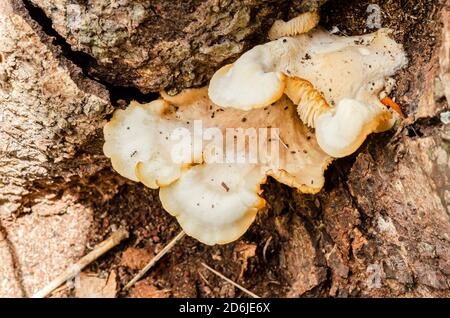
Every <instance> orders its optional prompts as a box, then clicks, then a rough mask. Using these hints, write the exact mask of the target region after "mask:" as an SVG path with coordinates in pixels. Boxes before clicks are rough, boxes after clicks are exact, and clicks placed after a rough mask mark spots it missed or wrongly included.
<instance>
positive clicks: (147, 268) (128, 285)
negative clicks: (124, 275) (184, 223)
mask: <svg viewBox="0 0 450 318" xmlns="http://www.w3.org/2000/svg"><path fill="white" fill-rule="evenodd" d="M185 234H186V233H184V231H181V232H180V233H178V235H177V236H175V238H174V239H173V240H172V241H170V243H169V244H167V245H166V246H165V247H164V248H163V249H162V250H161V251H160V252H159V253H158V254H156V256H155V257H153V258H152V260H151V261H150V262H149V263H148V264H147V265H145V267H144V268H143V269H141V271H140V272H139V273H138V274H137V275H136V276H134V278H133V279H132V280H130V282H129V283H128V284H126V285H125V287H124V288H123V290H127V289H129V288H130V287H131V286H133V285H134V284H135V283H136V282H137V281H138V280H139V279H141V278H142V276H144V275H145V273H147V272H148V270H149V269H150V268H152V267H153V266H154V265H155V264H156V262H157V261H159V260H160V259H161V257H163V256H164V255H166V254H167V252H169V251H170V250H171V248H172V247H174V246H175V244H176V243H177V242H178V241H179V240H180V239H182V238H183V236H184V235H185Z"/></svg>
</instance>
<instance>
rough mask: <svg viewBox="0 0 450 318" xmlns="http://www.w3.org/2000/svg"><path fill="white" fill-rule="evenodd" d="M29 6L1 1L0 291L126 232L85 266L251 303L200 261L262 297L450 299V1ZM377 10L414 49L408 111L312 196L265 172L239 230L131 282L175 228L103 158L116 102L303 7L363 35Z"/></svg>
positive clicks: (216, 63) (189, 80)
mask: <svg viewBox="0 0 450 318" xmlns="http://www.w3.org/2000/svg"><path fill="white" fill-rule="evenodd" d="M23 1H25V2H22V0H5V1H2V2H1V4H0V122H1V126H0V151H1V152H0V259H2V260H5V261H4V262H0V296H25V295H31V294H32V293H34V292H35V291H37V290H38V289H39V288H41V287H43V286H44V285H45V283H47V282H48V281H50V279H52V278H53V277H55V276H57V275H58V274H59V273H60V272H61V271H62V270H63V269H64V268H65V267H66V266H68V265H69V264H70V263H72V262H75V261H76V260H77V259H78V258H79V257H81V256H82V255H84V254H86V253H87V252H88V251H89V250H90V249H91V248H92V246H93V245H94V244H95V243H96V242H99V241H101V240H102V239H104V238H106V237H107V236H108V235H109V234H110V233H111V232H112V231H114V230H115V229H117V228H118V227H126V228H127V229H128V230H129V231H130V233H131V237H130V238H129V239H128V240H127V241H126V242H124V243H122V244H121V245H120V246H119V247H117V248H115V249H113V250H112V251H111V252H110V253H108V254H107V255H105V257H103V258H101V259H100V260H98V261H97V262H96V263H94V264H92V266H90V267H89V268H88V269H87V270H86V272H89V273H91V274H93V275H96V276H98V277H103V276H104V275H105V273H106V274H109V273H114V277H116V279H117V286H118V295H119V296H131V297H219V296H228V297H234V296H239V297H240V296H244V295H243V294H242V293H241V292H240V291H239V290H237V289H235V288H234V287H232V286H230V285H229V284H228V283H226V282H224V281H223V280H221V279H219V278H217V277H216V276H214V275H212V274H211V273H210V272H208V271H207V270H205V269H204V268H203V267H202V266H201V265H200V263H201V262H205V263H207V264H208V265H210V266H212V267H214V268H215V269H217V270H219V271H220V272H221V273H223V274H224V275H226V276H227V277H229V278H231V279H233V280H234V281H236V282H238V283H239V284H241V285H243V286H245V287H246V288H248V289H250V290H252V291H253V292H255V293H256V294H258V295H260V296H268V297H329V296H332V297H361V296H366V297H376V296H386V297H396V296H403V297H404V296H424V297H448V296H450V292H449V290H450V189H449V186H448V185H449V179H450V156H449V151H450V150H449V142H450V124H449V121H450V120H449V119H448V118H449V114H450V113H449V105H448V102H449V100H450V86H449V80H450V73H449V65H450V63H449V61H450V56H449V55H450V43H449V42H450V8H449V7H448V5H446V2H445V1H428V0H420V1H414V3H413V2H408V1H395V0H377V1H356V0H347V1H337V0H329V1H328V2H327V3H325V4H324V2H325V1H301V0H298V1H275V0H267V1H263V0H261V1H257V0H249V1H215V0H198V1H197V0H193V1H134V0H123V1H113V0H105V1H96V2H95V4H93V5H88V3H87V2H86V1H82V0H73V1H68V0H23ZM373 3H375V4H377V5H378V6H379V8H380V10H381V11H380V12H381V13H382V26H383V27H389V28H392V29H394V30H395V32H394V33H393V37H394V38H395V39H396V40H397V41H399V42H401V43H403V45H404V46H405V49H406V51H407V54H408V57H409V60H410V63H409V65H408V67H407V68H405V69H404V70H402V71H401V72H399V74H398V75H397V76H396V80H397V83H398V85H397V87H396V89H395V92H394V97H395V98H396V100H397V102H398V103H399V104H400V105H401V106H402V109H403V111H404V112H405V114H406V115H407V119H405V120H404V121H402V122H401V123H399V124H398V125H397V126H396V127H395V128H394V129H393V130H392V131H389V132H387V133H384V134H381V135H376V136H371V137H370V138H369V139H368V141H367V142H366V143H365V144H364V145H363V146H362V147H361V149H360V150H359V151H358V152H357V153H356V154H354V155H353V156H351V157H349V158H344V159H340V160H337V161H336V162H334V163H333V165H332V166H331V167H330V168H329V170H328V171H327V175H326V178H327V182H326V186H325V188H324V189H323V190H322V191H321V192H320V193H319V194H317V195H313V196H312V195H303V194H299V193H297V192H295V191H293V190H292V189H290V188H288V187H285V186H283V185H280V184H279V183H277V182H275V181H273V180H269V182H268V184H267V185H265V186H264V197H265V198H266V200H267V202H268V204H267V207H266V208H265V209H263V210H262V211H261V212H260V213H259V214H258V217H257V220H256V222H255V223H254V224H253V225H252V226H251V228H250V229H249V231H248V232H247V233H246V234H245V235H244V236H243V237H242V238H241V239H240V240H238V241H236V242H234V243H231V244H228V245H225V246H213V247H209V246H205V245H202V244H200V243H198V242H197V241H195V240H194V239H191V238H189V237H186V238H184V239H183V240H182V241H181V242H180V243H178V244H177V246H175V247H174V249H173V250H172V251H171V252H170V253H169V254H168V255H167V256H165V257H164V258H163V259H162V260H161V261H160V262H159V263H158V264H157V266H156V267H155V268H154V269H152V271H151V272H150V273H149V274H148V275H147V276H146V277H145V278H144V280H143V281H141V282H140V283H138V284H137V285H136V287H135V288H134V289H133V290H131V291H130V293H129V294H126V293H121V292H120V290H119V289H120V288H121V287H123V286H124V285H125V284H126V283H127V282H128V281H129V280H130V279H131V278H132V277H133V276H134V274H135V273H136V272H137V271H138V270H139V268H140V267H142V264H145V262H146V261H148V260H149V259H150V258H151V257H152V256H153V255H155V254H156V253H157V252H158V251H160V250H161V248H162V247H163V246H164V245H165V244H166V243H167V242H169V241H170V240H171V238H173V237H174V236H175V235H176V234H177V233H178V232H179V231H180V228H179V227H178V225H177V223H176V221H175V220H174V219H173V218H172V217H170V216H169V215H168V214H167V213H166V212H165V211H164V210H163V209H162V207H161V204H160V202H159V199H158V193H157V191H153V190H149V189H146V188H145V187H144V186H143V185H140V184H137V183H132V182H129V181H127V180H124V179H123V178H121V177H119V176H118V175H117V174H116V173H115V172H114V171H113V170H112V168H111V167H110V164H109V161H108V160H107V159H106V158H105V157H104V156H103V154H102V149H101V147H102V144H103V136H102V134H101V128H102V126H103V125H104V123H105V121H106V120H107V119H108V118H109V116H110V114H111V113H112V111H113V109H114V107H113V105H114V106H115V107H117V106H119V107H122V106H124V105H125V104H126V103H125V102H123V101H129V100H131V99H138V100H142V101H148V100H152V99H154V98H155V96H157V95H156V94H155V93H157V92H158V91H159V90H160V89H162V88H166V89H168V90H172V91H173V92H176V91H179V90H180V89H182V88H184V87H194V86H200V85H204V84H206V83H207V81H208V80H209V78H210V77H211V75H212V74H213V72H214V71H215V70H217V69H218V68H219V67H220V66H222V65H224V64H226V63H228V62H232V61H233V60H234V59H236V58H237V57H238V56H239V55H240V54H242V53H243V52H245V51H246V50H247V49H249V48H250V47H252V46H254V45H256V44H259V43H263V42H265V41H267V39H266V34H267V29H268V28H269V27H270V25H271V24H272V23H273V21H274V20H275V19H276V18H285V19H287V18H289V17H293V16H295V15H296V14H297V13H298V12H301V11H304V10H311V9H314V8H318V7H319V6H321V8H320V11H321V24H322V25H323V26H324V27H326V28H328V29H330V30H331V29H332V28H334V30H335V31H336V32H337V33H338V34H340V35H353V34H362V33H367V32H370V31H371V30H370V29H368V28H367V25H366V21H367V18H368V15H369V14H370V12H369V13H368V12H367V7H368V5H369V4H373ZM35 6H36V7H35ZM336 28H337V29H336ZM136 264H139V265H136ZM116 274H117V276H115V275H116ZM76 294H80V291H75V290H73V289H70V288H63V289H61V290H60V291H59V292H58V293H57V294H56V296H63V295H76ZM81 294H82V293H81Z"/></svg>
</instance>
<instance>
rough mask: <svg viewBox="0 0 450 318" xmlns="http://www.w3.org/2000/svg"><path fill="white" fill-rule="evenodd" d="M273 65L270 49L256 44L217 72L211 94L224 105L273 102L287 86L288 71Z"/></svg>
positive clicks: (256, 105)
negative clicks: (286, 72)
mask: <svg viewBox="0 0 450 318" xmlns="http://www.w3.org/2000/svg"><path fill="white" fill-rule="evenodd" d="M273 69H274V64H273V61H272V55H271V54H270V52H267V51H266V50H264V49H261V50H259V49H258V47H255V48H253V49H252V50H251V51H249V52H247V53H245V54H243V55H242V56H241V57H240V58H239V60H238V61H237V62H236V63H234V64H230V65H226V66H224V67H222V68H221V69H220V70H218V71H217V72H216V73H215V74H214V76H213V77H212V79H211V81H210V83H209V97H210V98H211V100H212V101H213V102H214V103H215V104H217V105H219V106H221V107H233V108H237V109H241V110H250V109H253V108H261V107H265V106H267V105H270V104H272V103H274V102H275V101H277V100H278V99H279V98H280V97H281V96H282V95H283V91H284V87H285V75H284V74H283V73H282V72H279V71H274V70H273Z"/></svg>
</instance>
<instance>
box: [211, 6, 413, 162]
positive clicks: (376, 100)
mask: <svg viewBox="0 0 450 318" xmlns="http://www.w3.org/2000/svg"><path fill="white" fill-rule="evenodd" d="M317 21H318V19H317V15H316V14H315V13H314V14H313V13H307V14H303V15H301V16H299V17H298V18H295V19H293V20H291V21H289V22H286V23H285V22H278V23H276V24H274V26H273V27H272V29H271V31H270V38H279V37H282V36H286V35H288V36H287V37H282V38H279V39H278V40H276V41H272V42H268V43H266V44H264V45H259V46H256V47H254V48H253V49H251V50H250V51H248V52H246V53H245V54H243V55H242V56H241V57H240V58H239V59H238V60H237V61H236V62H235V63H233V64H231V65H227V66H224V67H223V68H222V69H220V70H219V71H218V72H216V74H214V76H213V78H212V80H211V83H210V86H209V96H210V97H211V100H212V101H213V102H214V103H216V104H217V105H219V106H222V107H233V108H239V109H250V108H259V107H266V106H268V105H270V104H272V103H273V102H274V100H275V99H277V98H279V97H280V96H281V94H280V91H281V90H284V93H285V94H287V95H288V96H289V97H290V98H291V99H292V100H293V101H294V102H295V103H296V104H297V105H298V113H299V115H300V118H301V119H302V120H303V121H304V122H305V124H307V125H308V126H309V127H311V128H315V129H316V135H317V140H318V142H319V145H320V146H321V147H322V149H323V150H324V151H325V152H326V153H328V154H329V155H330V156H333V157H344V156H347V155H349V154H351V153H353V152H354V151H356V150H357V149H358V148H359V146H360V145H361V144H362V142H364V140H365V139H366V137H367V135H368V134H370V133H372V132H379V131H383V130H387V129H390V128H391V127H392V126H393V124H394V123H395V117H396V116H397V114H396V113H393V112H392V110H390V109H388V108H387V107H385V105H383V103H382V102H381V101H380V97H385V96H386V95H387V94H386V92H388V91H389V90H390V89H391V85H392V84H391V81H392V79H391V78H390V76H392V75H394V74H395V73H396V72H397V71H398V70H399V69H400V68H402V67H403V66H405V65H406V64H407V58H406V55H405V53H404V51H403V48H402V46H401V45H399V44H397V43H396V42H395V41H394V40H393V39H391V38H390V37H389V33H390V31H389V30H387V29H380V30H379V31H377V32H375V33H371V34H367V35H362V36H352V37H341V36H336V35H332V34H330V33H329V32H327V31H325V30H322V29H320V28H315V29H313V30H311V28H312V27H314V26H315V25H316V24H317ZM310 30H311V31H310ZM305 31H309V32H307V33H302V32H305ZM290 35H295V36H290ZM389 106H393V105H391V103H390V105H389Z"/></svg>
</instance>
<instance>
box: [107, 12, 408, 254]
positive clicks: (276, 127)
mask: <svg viewBox="0 0 450 318" xmlns="http://www.w3.org/2000/svg"><path fill="white" fill-rule="evenodd" d="M317 22H318V15H317V14H316V13H307V14H303V15H301V16H299V17H298V18H296V19H294V20H291V21H289V22H287V23H285V22H282V21H277V22H276V23H275V24H274V26H273V27H272V29H271V30H270V32H269V37H270V38H271V39H273V40H274V41H272V42H269V43H266V44H264V45H260V46H256V47H254V48H253V49H251V50H250V51H248V52H247V53H245V54H243V55H242V56H241V57H240V58H239V59H238V60H237V61H236V62H235V63H234V64H231V65H227V66H224V67H223V68H222V69H220V70H219V71H217V72H216V74H215V75H214V76H213V78H212V80H211V82H210V85H209V87H208V88H201V89H191V90H186V91H184V92H182V93H181V94H179V95H177V96H173V97H171V96H169V95H167V94H165V93H162V94H161V99H159V100H156V101H153V102H151V103H148V104H143V105H141V104H138V103H136V102H132V103H131V104H130V105H129V106H128V108H127V109H125V110H117V111H116V112H115V113H114V115H113V118H112V120H111V121H110V122H109V123H108V124H107V125H106V126H105V128H104V135H105V145H104V153H105V155H106V156H108V157H109V158H111V162H112V166H113V168H114V169H115V170H116V171H117V172H118V173H119V174H121V175H122V176H124V177H126V178H129V179H131V180H134V181H140V182H142V183H143V184H144V185H146V186H148V187H150V188H153V189H157V188H160V199H161V202H162V205H163V207H164V209H165V210H167V211H168V212H169V213H170V214H172V215H174V216H175V217H176V218H177V219H178V221H179V223H180V225H181V226H182V228H183V229H184V231H185V232H186V233H187V234H188V235H190V236H193V237H195V238H197V239H198V240H200V241H201V242H203V243H205V244H211V245H212V244H224V243H228V242H231V241H233V240H236V239H237V238H239V237H240V236H241V235H242V234H243V233H244V232H245V231H246V230H247V229H248V227H249V226H250V225H251V223H252V222H253V221H254V219H255V217H256V213H257V212H258V210H260V209H261V208H262V207H263V206H264V205H265V201H264V199H263V198H262V197H261V192H262V191H261V185H262V184H264V183H265V182H266V179H267V176H272V177H273V178H275V179H276V180H278V181H279V182H282V183H284V184H286V185H288V186H290V187H293V188H296V189H298V190H299V191H301V192H303V193H317V192H318V191H320V190H321V188H322V187H323V184H324V175H323V173H324V171H325V169H326V168H327V166H328V165H329V163H330V162H331V161H332V160H333V158H337V157H343V156H347V155H349V154H351V153H353V152H354V151H356V150H357V148H358V147H359V146H360V145H361V144H362V143H363V142H364V140H365V138H366V137H367V135H369V134H370V133H372V132H380V131H384V130H387V129H390V128H391V127H392V125H393V124H394V122H395V120H396V117H398V115H397V114H396V113H395V112H393V111H392V109H388V108H387V107H385V106H384V105H383V103H382V102H381V101H380V100H382V99H383V98H385V97H386V96H387V94H389V92H390V89H391V88H392V80H391V79H390V78H389V76H392V75H393V74H394V73H395V72H396V71H397V70H398V69H400V68H401V67H403V66H404V65H405V64H406V63H407V59H406V57H405V54H404V52H403V50H402V47H401V46H400V45H399V44H397V43H395V41H393V40H392V39H390V38H389V36H388V34H389V32H388V31H387V30H384V29H383V30H380V31H378V32H376V33H373V34H368V35H363V36H356V37H339V36H335V35H331V34H329V33H327V32H326V31H324V30H321V29H318V28H315V27H316V25H317ZM275 38H278V39H276V40H275ZM199 124H200V125H201V126H202V132H201V133H200V134H198V131H197V128H198V127H196V126H198V125H199ZM249 128H251V129H255V131H258V132H261V131H262V132H265V134H264V137H261V135H258V138H260V139H263V141H264V142H265V146H267V147H268V148H270V149H271V150H272V152H271V154H273V150H274V149H275V150H276V158H275V157H273V156H268V155H267V153H262V154H261V153H260V152H258V154H257V158H256V160H249V158H247V150H248V149H249V147H251V145H250V143H251V142H250V139H251V138H252V136H247V137H248V138H244V140H245V142H244V143H242V144H240V145H239V144H238V145H235V144H234V143H232V149H229V147H230V145H229V144H228V143H225V144H224V143H223V138H222V137H221V136H225V135H227V134H228V132H229V130H230V129H231V131H233V133H234V135H232V137H234V139H236V137H237V135H239V134H242V133H243V131H245V129H249ZM186 132H189V133H188V134H187V133H186ZM227 138H228V135H227ZM232 139H233V138H232ZM259 144H261V143H259ZM259 150H261V149H259ZM230 151H231V153H232V154H233V158H234V159H236V158H237V160H234V161H233V160H228V157H227V159H226V160H221V159H223V158H224V157H226V156H227V155H228V153H229V152H230ZM225 154H227V155H225ZM174 158H178V159H176V160H175V159H174ZM239 158H241V159H244V160H239Z"/></svg>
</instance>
